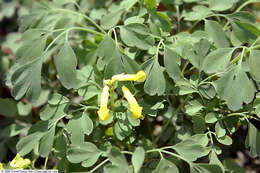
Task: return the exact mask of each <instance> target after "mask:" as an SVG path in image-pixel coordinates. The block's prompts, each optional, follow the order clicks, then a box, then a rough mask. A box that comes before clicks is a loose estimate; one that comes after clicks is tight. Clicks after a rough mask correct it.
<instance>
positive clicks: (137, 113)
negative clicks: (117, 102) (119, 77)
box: [122, 86, 143, 119]
mask: <svg viewBox="0 0 260 173" xmlns="http://www.w3.org/2000/svg"><path fill="white" fill-rule="evenodd" d="M122 91H123V94H124V97H125V98H126V100H127V101H128V103H129V105H130V110H131V112H132V114H133V117H134V118H135V119H138V118H141V117H143V115H142V110H143V108H142V107H141V106H139V104H138V103H137V101H136V99H135V97H134V96H133V94H132V93H131V92H130V91H129V89H128V88H127V87H125V86H123V87H122Z"/></svg>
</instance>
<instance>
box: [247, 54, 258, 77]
mask: <svg viewBox="0 0 260 173" xmlns="http://www.w3.org/2000/svg"><path fill="white" fill-rule="evenodd" d="M259 57H260V50H251V51H250V56H249V68H250V73H251V75H252V76H253V78H254V79H255V80H257V81H258V82H260V68H259V67H260V58H259Z"/></svg>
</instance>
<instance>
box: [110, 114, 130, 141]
mask: <svg viewBox="0 0 260 173" xmlns="http://www.w3.org/2000/svg"><path fill="white" fill-rule="evenodd" d="M115 115H116V116H117V119H118V121H117V123H116V124H115V126H114V129H113V130H114V134H115V136H116V138H117V139H119V140H120V141H122V140H123V139H125V138H126V137H128V136H129V135H130V134H131V132H132V126H131V125H130V123H129V121H128V118H127V115H126V114H125V113H122V112H118V113H116V114H115ZM131 116H132V115H131Z"/></svg>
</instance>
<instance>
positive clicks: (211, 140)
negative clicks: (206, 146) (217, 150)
mask: <svg viewBox="0 0 260 173" xmlns="http://www.w3.org/2000/svg"><path fill="white" fill-rule="evenodd" d="M208 132H209V133H208V134H209V137H210V142H211V145H214V142H213V138H212V134H211V133H212V132H211V131H210V129H209V128H208Z"/></svg>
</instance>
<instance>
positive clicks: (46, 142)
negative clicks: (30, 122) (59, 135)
mask: <svg viewBox="0 0 260 173" xmlns="http://www.w3.org/2000/svg"><path fill="white" fill-rule="evenodd" d="M54 135H55V126H53V127H52V128H51V129H50V130H49V131H48V132H47V133H46V134H45V135H44V136H43V137H42V138H41V140H40V145H39V154H40V155H41V156H42V157H47V156H48V155H49V154H50V152H51V150H52V145H53V142H54Z"/></svg>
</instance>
